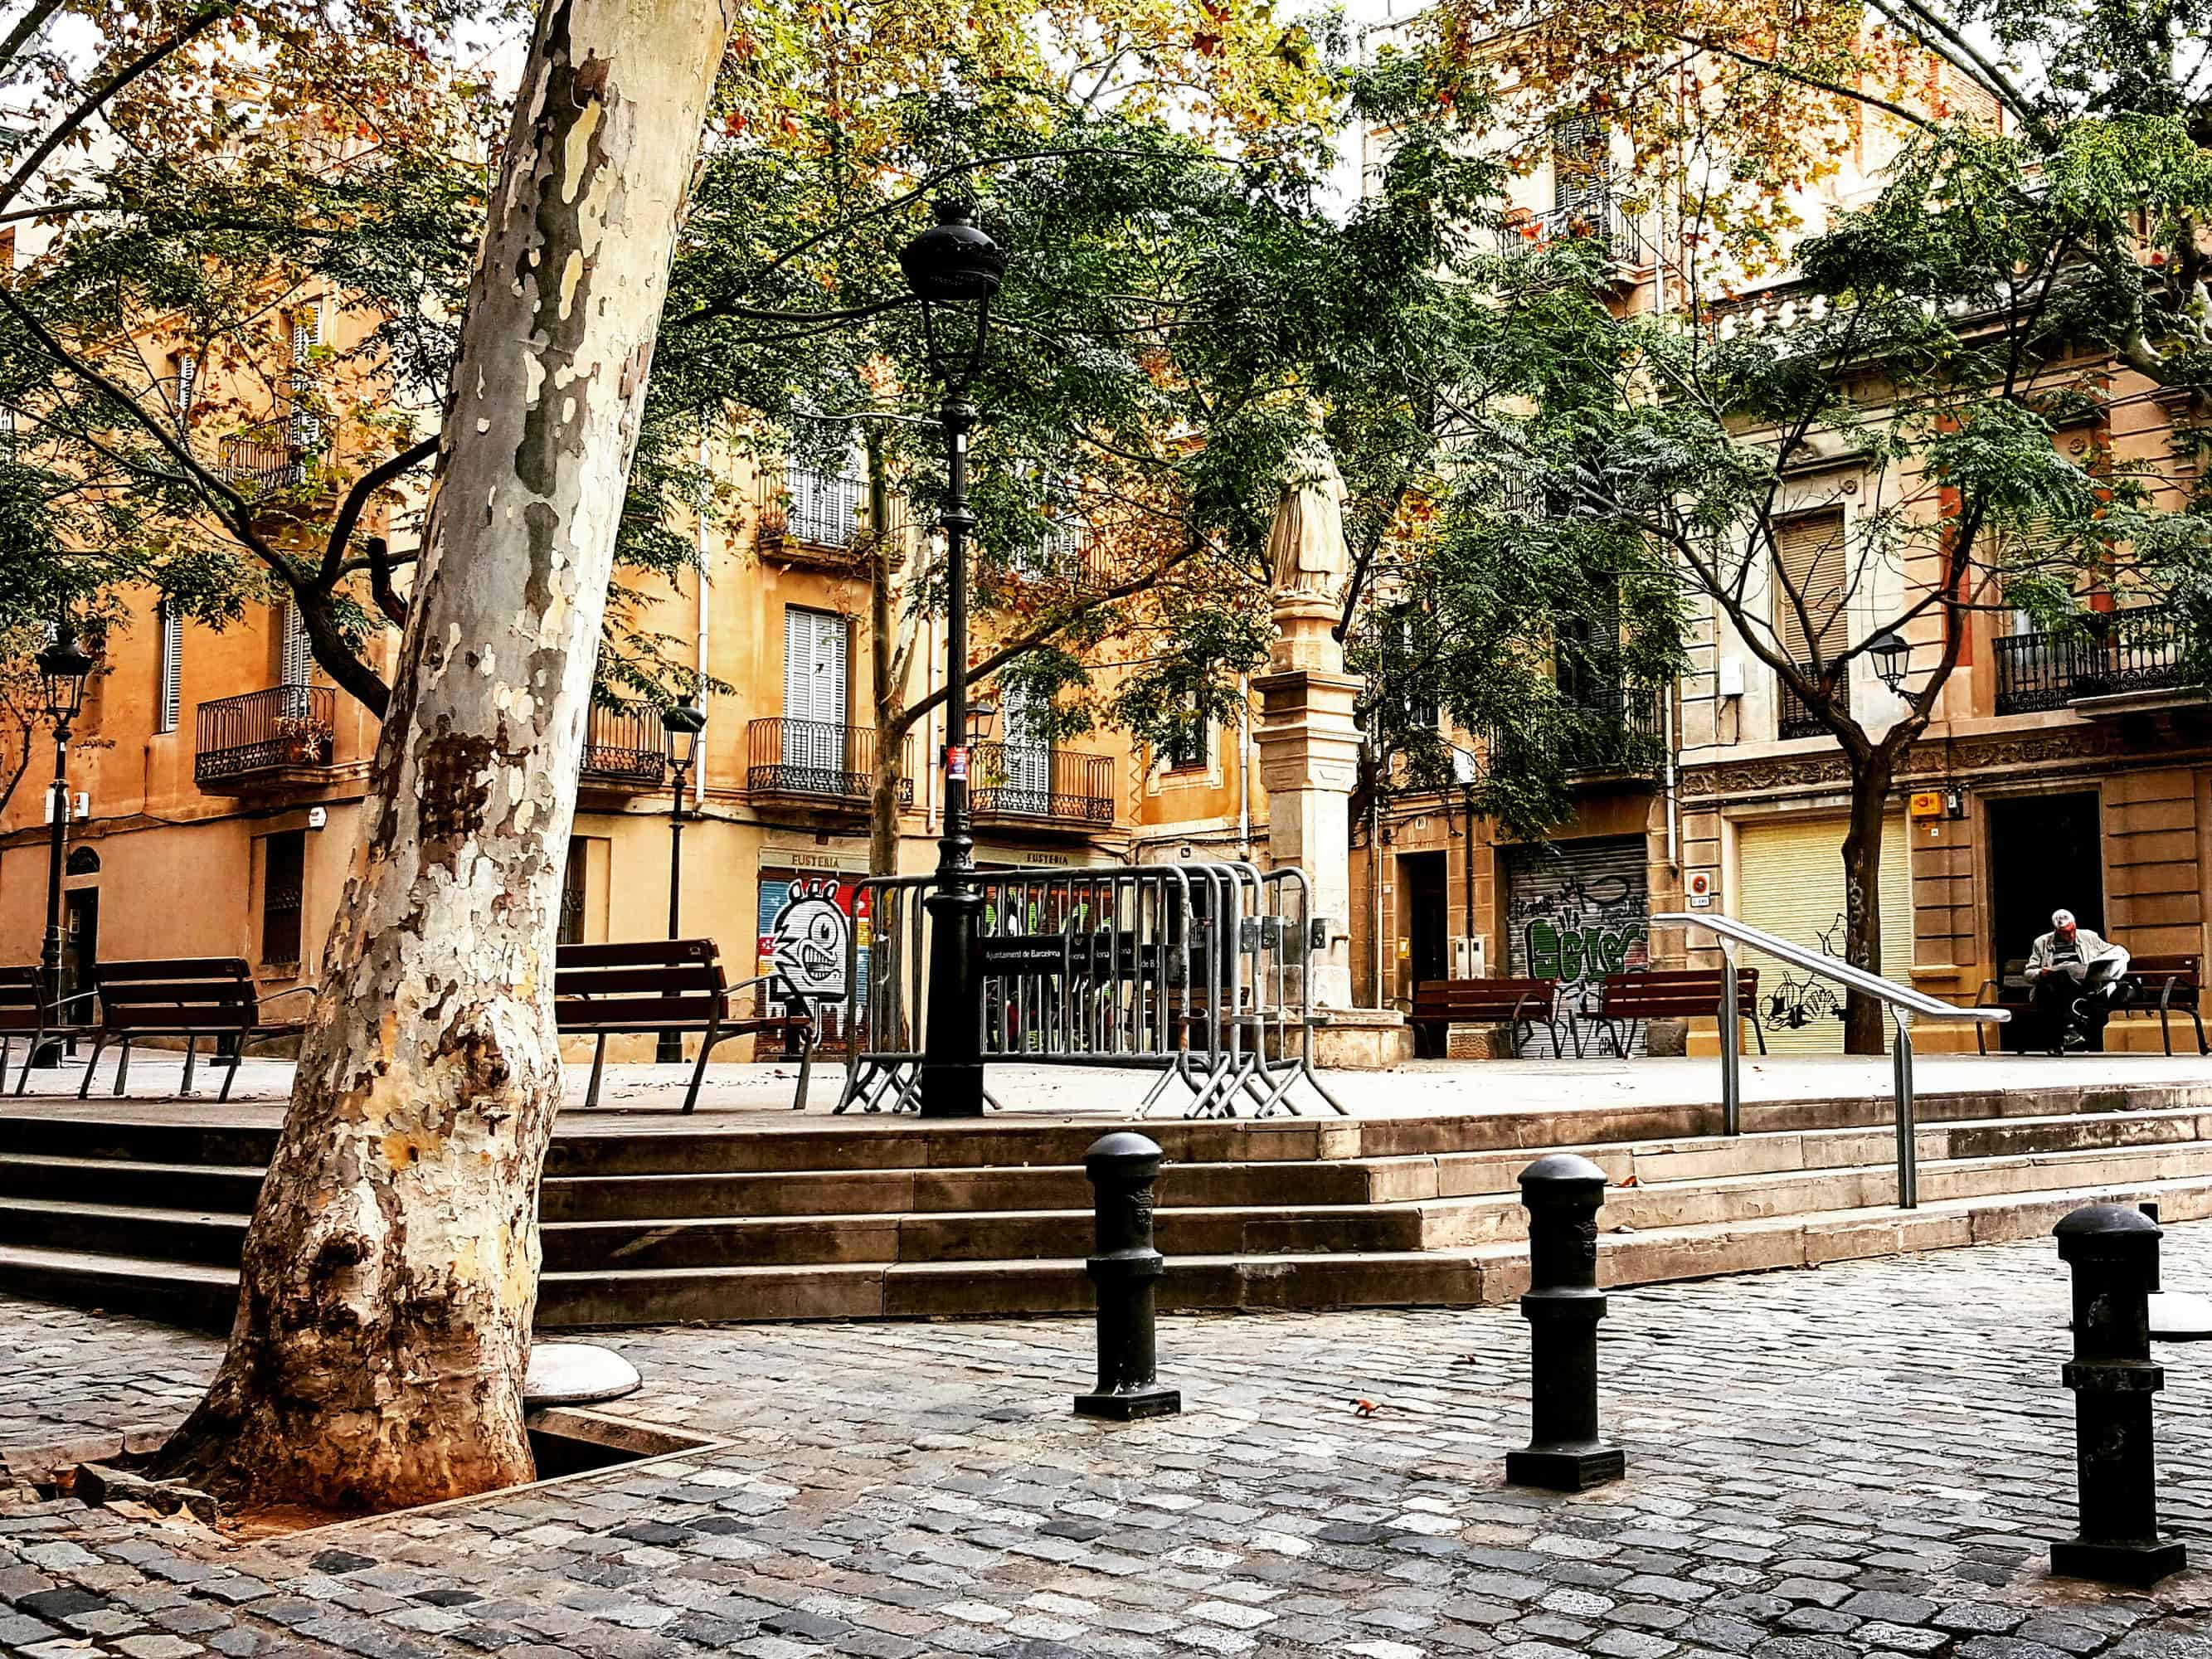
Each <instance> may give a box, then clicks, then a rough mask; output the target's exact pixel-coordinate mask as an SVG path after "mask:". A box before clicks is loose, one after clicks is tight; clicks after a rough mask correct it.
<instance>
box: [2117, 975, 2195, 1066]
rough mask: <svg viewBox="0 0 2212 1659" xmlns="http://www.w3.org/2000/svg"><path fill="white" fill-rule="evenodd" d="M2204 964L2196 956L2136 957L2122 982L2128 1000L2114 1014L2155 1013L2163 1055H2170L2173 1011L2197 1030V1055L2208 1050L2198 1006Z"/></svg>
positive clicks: (2120, 1004) (2171, 1049)
mask: <svg viewBox="0 0 2212 1659" xmlns="http://www.w3.org/2000/svg"><path fill="white" fill-rule="evenodd" d="M2121 982H2122V983H2123V984H2124V985H2126V986H2127V987H2128V996H2127V1000H2125V1001H2124V1002H2121V1003H2119V1004H2118V1005H2117V1006H2115V1007H2114V1008H2113V1010H2112V1012H2114V1013H2115V1014H2143V1015H2146V1016H2148V1015H2150V1014H2156V1015H2157V1016H2158V1034H2159V1036H2160V1038H2161V1039H2163V1041H2164V1042H2165V1044H2166V1053H2167V1054H2172V1052H2173V1026H2172V1012H2173V1011H2174V1010H2175V1009H2176V1008H2179V1009H2180V1010H2181V1011H2182V1012H2184V1013H2185V1014H2187V1015H2188V1016H2189V1019H2190V1023H2191V1024H2192V1025H2194V1026H2196V1028H2197V1053H2198V1054H2205V1053H2208V1052H2212V1050H2208V1049H2207V1048H2206V1047H2205V1042H2204V1018H2203V1013H2202V1012H2201V1011H2200V1009H2199V1007H2198V1003H2199V1001H2200V1000H2201V999H2202V997H2203V987H2204V976H2203V961H2202V960H2201V959H2200V958H2198V957H2135V958H2134V959H2133V960H2132V961H2130V963H2128V971H2127V972H2126V973H2125V974H2124V975H2121Z"/></svg>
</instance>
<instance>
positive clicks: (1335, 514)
mask: <svg viewBox="0 0 2212 1659" xmlns="http://www.w3.org/2000/svg"><path fill="white" fill-rule="evenodd" d="M1267 563H1268V566H1269V568H1271V569H1272V570H1273V573H1274V587H1275V597H1276V599H1278V600H1281V599H1319V600H1322V601H1323V602H1325V603H1327V604H1328V605H1335V604H1336V603H1337V602H1338V600H1339V598H1340V591H1341V589H1342V587H1343V586H1344V578H1345V576H1346V573H1348V572H1349V571H1350V570H1351V568H1352V558H1351V555H1350V554H1349V553H1348V552H1347V551H1346V548H1345V545H1344V476H1343V474H1341V473H1340V472H1339V471H1337V470H1336V459H1335V457H1334V456H1332V455H1331V454H1330V453H1328V441H1326V440H1325V439H1323V438H1322V435H1321V434H1320V433H1318V432H1310V433H1309V434H1307V435H1306V437H1305V440H1304V441H1303V442H1302V443H1300V444H1299V446H1298V447H1297V448H1296V449H1295V450H1293V451H1292V452H1291V457H1290V465H1289V466H1288V468H1287V469H1286V471H1285V475H1284V478H1283V489H1282V495H1281V496H1280V497H1279V499H1278V501H1276V503H1275V522H1274V524H1273V526H1270V528H1269V529H1268V532H1267Z"/></svg>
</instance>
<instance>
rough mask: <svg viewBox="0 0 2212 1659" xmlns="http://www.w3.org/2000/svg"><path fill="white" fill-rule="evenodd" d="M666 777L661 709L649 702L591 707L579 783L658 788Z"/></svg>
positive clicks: (618, 787)
mask: <svg viewBox="0 0 2212 1659" xmlns="http://www.w3.org/2000/svg"><path fill="white" fill-rule="evenodd" d="M667 777H668V736H667V733H666V732H665V731H663V729H662V728H661V724H660V710H659V708H656V707H655V706H654V705H653V704H652V703H649V702H618V703H611V704H607V703H594V704H592V713H591V718H590V720H589V721H588V722H587V723H586V726H585V727H584V758H583V765H582V768H581V770H580V781H581V782H582V783H585V784H587V785H597V786H598V787H600V788H603V789H604V788H613V789H657V788H659V787H660V785H661V784H662V783H664V782H665V781H667Z"/></svg>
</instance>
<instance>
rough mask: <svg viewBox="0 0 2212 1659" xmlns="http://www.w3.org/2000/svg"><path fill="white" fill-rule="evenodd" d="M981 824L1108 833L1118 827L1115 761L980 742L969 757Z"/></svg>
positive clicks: (1044, 748)
mask: <svg viewBox="0 0 2212 1659" xmlns="http://www.w3.org/2000/svg"><path fill="white" fill-rule="evenodd" d="M968 777H969V790H970V794H969V807H970V809H971V810H972V811H973V812H974V814H975V820H976V822H977V823H987V822H989V823H1027V824H1038V825H1059V826H1062V827H1066V828H1079V829H1104V828H1106V827H1108V826H1109V825H1110V824H1111V823H1113V822H1114V760H1113V757H1111V756H1109V755H1079V754H1076V753H1073V751H1071V750H1065V749H1054V748H1051V747H1049V746H1048V745H1047V744H1031V743H979V744H976V745H975V748H974V749H973V750H971V751H970V752H969V758H968Z"/></svg>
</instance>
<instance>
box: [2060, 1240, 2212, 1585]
mask: <svg viewBox="0 0 2212 1659" xmlns="http://www.w3.org/2000/svg"><path fill="white" fill-rule="evenodd" d="M2052 1231H2053V1233H2054V1234H2055V1235H2056V1236H2057V1239H2058V1255H2059V1259H2060V1260H2061V1261H2064V1262H2065V1263H2066V1265H2067V1266H2068V1267H2070V1268H2072V1269H2073V1273H2074V1358H2072V1359H2071V1360H2070V1361H2069V1362H2068V1363H2067V1365H2066V1367H2065V1370H2063V1373H2062V1376H2063V1379H2064V1381H2065V1383H2066V1386H2067V1387H2068V1388H2069V1389H2072V1390H2073V1391H2074V1467H2075V1480H2076V1481H2077V1483H2078V1485H2079V1487H2080V1490H2081V1530H2080V1532H2079V1533H2078V1534H2075V1536H2074V1537H2072V1538H2069V1539H2065V1540H2063V1541H2060V1542H2058V1543H2055V1544H2053V1545H2051V1571H2053V1572H2055V1573H2063V1574H2065V1575H2066V1576H2067V1577H2071V1578H2095V1579H2100V1580H2103V1581H2105V1582H2107V1583H2120V1584H2133V1585H2136V1586H2137V1587H2138V1588H2142V1589H2148V1587H2149V1586H2150V1585H2152V1584H2154V1583H2157V1582H2158V1581H2159V1580H2160V1579H2161V1578H2163V1577H2166V1575H2167V1574H2168V1573H2171V1572H2179V1571H2180V1570H2181V1568H2182V1565H2183V1564H2184V1561H2185V1559H2186V1552H2185V1550H2184V1549H2183V1547H2182V1545H2181V1542H2180V1541H2179V1539H2173V1538H2167V1539H2161V1538H2160V1536H2159V1535H2158V1468H2157V1458H2156V1453H2155V1449H2154V1446H2153V1443H2152V1431H2151V1405H2152V1396H2153V1395H2155V1394H2156V1393H2157V1392H2158V1391H2159V1390H2160V1389H2162V1388H2164V1387H2165V1386H2166V1370H2165V1368H2164V1367H2163V1366H2160V1365H2154V1364H2152V1363H2151V1358H2150V1287H2151V1284H2152V1281H2153V1280H2154V1279H2155V1278H2156V1276H2157V1273H2158V1241H2159V1239H2160V1237H2161V1235H2160V1231H2159V1225H2158V1223H2156V1222H2155V1221H2153V1220H2152V1219H2151V1218H2149V1217H2148V1216H2147V1215H2145V1214H2143V1213H2142V1211H2140V1210H2131V1209H2130V1208H2129V1207H2128V1206H2126V1205H2124V1204H2091V1205H2087V1206H2084V1207H2082V1208H2081V1209H2078V1210H2076V1211H2075V1212H2073V1213H2072V1214H2071V1215H2069V1216H2068V1217H2067V1218H2065V1219H2064V1220H2063V1221H2061V1222H2060V1223H2059V1224H2058V1225H2057V1227H2055V1228H2053V1229H2052Z"/></svg>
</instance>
